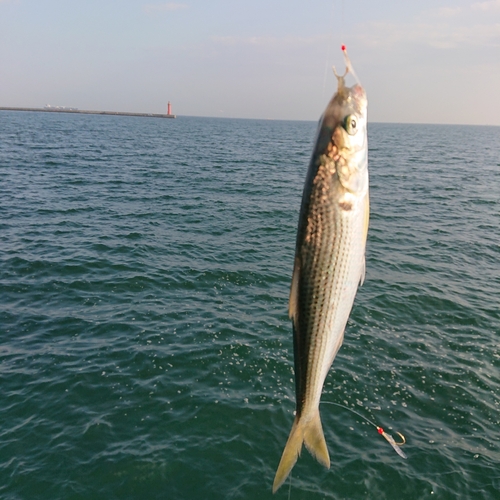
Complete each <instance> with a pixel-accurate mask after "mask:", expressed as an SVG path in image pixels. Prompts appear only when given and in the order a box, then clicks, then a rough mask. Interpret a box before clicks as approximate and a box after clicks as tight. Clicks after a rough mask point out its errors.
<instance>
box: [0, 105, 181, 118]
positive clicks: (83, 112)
mask: <svg viewBox="0 0 500 500" xmlns="http://www.w3.org/2000/svg"><path fill="white" fill-rule="evenodd" d="M0 111H36V112H43V113H75V114H81V115H115V116H116V115H117V116H149V117H153V118H176V115H166V114H159V113H129V112H126V111H88V110H84V109H62V108H59V109H58V108H8V107H3V106H1V107H0Z"/></svg>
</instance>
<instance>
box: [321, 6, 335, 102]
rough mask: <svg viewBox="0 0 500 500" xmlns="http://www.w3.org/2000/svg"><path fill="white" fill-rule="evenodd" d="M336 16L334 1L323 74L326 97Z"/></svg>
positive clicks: (323, 94) (322, 96)
mask: <svg viewBox="0 0 500 500" xmlns="http://www.w3.org/2000/svg"><path fill="white" fill-rule="evenodd" d="M334 18H335V1H333V2H332V11H331V13H330V21H329V22H328V27H329V29H328V42H327V47H328V51H327V54H326V61H325V74H324V76H323V93H322V95H321V98H322V99H324V98H325V91H326V77H327V74H328V67H329V66H330V52H331V50H332V45H333V42H332V32H333V20H334Z"/></svg>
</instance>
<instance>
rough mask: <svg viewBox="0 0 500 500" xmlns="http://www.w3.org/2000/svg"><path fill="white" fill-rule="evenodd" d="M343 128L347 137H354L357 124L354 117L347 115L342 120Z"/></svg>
mask: <svg viewBox="0 0 500 500" xmlns="http://www.w3.org/2000/svg"><path fill="white" fill-rule="evenodd" d="M343 126H344V128H345V130H346V132H347V133H348V134H349V135H354V134H355V133H356V132H357V131H358V129H357V127H358V122H357V121H356V117H355V116H354V115H347V116H346V117H345V118H344V124H343Z"/></svg>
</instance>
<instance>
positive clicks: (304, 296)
mask: <svg viewBox="0 0 500 500" xmlns="http://www.w3.org/2000/svg"><path fill="white" fill-rule="evenodd" d="M338 80H339V88H338V90H337V93H336V94H335V95H334V96H333V98H332V100H331V101H330V103H329V105H328V107H327V109H326V110H325V113H324V115H323V117H322V119H321V120H320V124H319V127H318V133H317V137H316V143H315V148H314V151H313V155H312V158H311V162H310V165H309V169H308V173H307V177H306V182H305V186H304V193H303V197H302V206H301V210H300V216H299V227H298V232H297V243H296V253H295V264H294V272H293V277H292V286H291V291H290V304H289V313H290V317H291V319H292V321H293V330H294V359H295V387H296V416H295V421H294V424H293V427H292V430H291V432H290V437H289V438H288V441H287V444H286V446H285V450H284V451H283V455H282V458H281V461H280V464H279V466H278V470H277V472H276V477H275V480H274V484H273V491H276V490H277V489H278V488H279V487H280V486H281V484H283V482H284V481H285V479H286V477H287V476H288V474H289V473H290V471H291V469H292V468H293V466H294V464H295V462H296V461H297V458H298V455H299V454H300V451H301V449H302V444H305V445H306V447H307V449H308V450H309V451H310V452H311V454H312V455H313V456H314V457H315V458H316V459H317V460H318V461H319V462H320V463H322V464H323V465H325V466H326V467H329V465H330V458H329V455H328V450H327V447H326V442H325V438H324V435H323V429H322V426H321V420H320V415H319V402H320V398H321V392H322V389H323V384H324V381H325V378H326V375H327V374H328V371H329V369H330V366H331V364H332V362H333V360H334V358H335V355H336V354H337V352H338V350H339V348H340V346H341V345H342V341H343V338H344V329H345V326H346V323H347V320H348V318H349V314H350V312H351V309H352V305H353V302H354V297H355V295H356V291H357V288H358V286H359V284H360V282H362V281H363V279H364V268H365V245H366V234H367V229H368V218H369V201H368V168H367V150H368V147H367V137H366V105H367V101H366V96H365V92H364V90H363V89H362V88H361V86H359V85H355V86H353V87H352V88H348V87H346V86H345V84H344V79H343V77H338Z"/></svg>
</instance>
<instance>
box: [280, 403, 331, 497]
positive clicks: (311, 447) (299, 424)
mask: <svg viewBox="0 0 500 500" xmlns="http://www.w3.org/2000/svg"><path fill="white" fill-rule="evenodd" d="M302 444H305V445H306V448H307V450H308V451H309V453H311V455H312V456H313V457H314V458H315V459H316V460H317V461H318V462H319V463H320V464H322V465H324V466H325V467H327V468H329V467H330V456H329V455H328V448H327V447H326V441H325V436H324V434H323V427H322V426H321V418H320V416H319V409H318V411H317V412H316V413H315V414H314V415H313V417H312V418H311V419H307V420H305V419H304V418H301V417H298V416H297V417H295V420H294V422H293V426H292V430H291V431H290V436H289V437H288V441H287V442H286V445H285V449H284V450H283V455H281V460H280V463H279V465H278V470H277V471H276V476H275V477H274V483H273V493H276V491H277V490H278V488H279V487H280V486H281V485H282V484H283V483H284V482H285V480H286V478H287V477H288V475H289V474H290V471H291V470H292V469H293V466H294V465H295V463H296V462H297V458H298V457H299V455H300V452H301V450H302Z"/></svg>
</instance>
